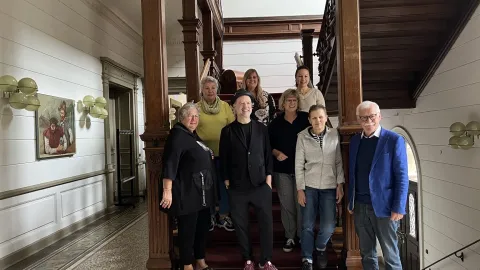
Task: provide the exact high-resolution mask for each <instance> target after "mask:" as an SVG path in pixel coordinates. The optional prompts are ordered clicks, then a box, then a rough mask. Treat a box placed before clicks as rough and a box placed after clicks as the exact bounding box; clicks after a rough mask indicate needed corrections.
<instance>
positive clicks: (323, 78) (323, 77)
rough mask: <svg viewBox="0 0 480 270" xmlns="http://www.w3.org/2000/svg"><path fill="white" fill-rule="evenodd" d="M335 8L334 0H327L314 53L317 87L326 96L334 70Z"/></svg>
mask: <svg viewBox="0 0 480 270" xmlns="http://www.w3.org/2000/svg"><path fill="white" fill-rule="evenodd" d="M335 10H336V0H327V2H326V3H325V12H324V15H323V22H322V28H321V29H320V35H319V38H318V43H317V49H316V54H315V55H317V56H318V62H319V63H318V75H319V77H320V81H319V82H318V84H317V87H318V89H320V91H322V94H323V95H324V96H326V94H327V91H328V87H329V86H330V79H331V77H332V74H333V71H334V64H335V60H336V56H337V52H336V38H335V22H336V18H335Z"/></svg>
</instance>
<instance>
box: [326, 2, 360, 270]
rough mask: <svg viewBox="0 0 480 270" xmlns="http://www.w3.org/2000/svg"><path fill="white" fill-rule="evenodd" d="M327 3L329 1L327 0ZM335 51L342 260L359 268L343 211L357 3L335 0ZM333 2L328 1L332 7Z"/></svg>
mask: <svg viewBox="0 0 480 270" xmlns="http://www.w3.org/2000/svg"><path fill="white" fill-rule="evenodd" d="M327 1H329V0H327ZM335 2H336V7H334V8H335V17H336V20H335V22H336V33H335V35H336V39H335V42H336V50H337V74H338V75H337V79H338V85H337V87H338V99H339V100H338V111H339V117H338V126H339V132H340V138H341V149H342V157H343V167H344V170H345V185H344V191H345V199H344V200H343V213H344V219H343V220H344V223H343V226H344V229H343V231H344V246H343V248H344V256H343V257H344V258H345V264H346V266H347V268H348V269H362V263H361V257H360V244H359V241H358V237H357V235H356V233H355V226H354V220H353V215H351V214H349V213H348V211H347V207H348V187H349V185H350V184H349V177H348V170H349V164H348V160H349V155H350V152H349V145H350V139H351V138H352V136H353V135H355V134H356V133H357V132H359V131H360V130H361V127H360V126H359V125H358V124H357V121H356V119H357V115H356V107H357V105H358V104H360V102H362V60H361V52H360V51H361V45H360V44H361V43H360V7H359V0H337V1H335ZM333 3H334V2H333V1H332V4H333Z"/></svg>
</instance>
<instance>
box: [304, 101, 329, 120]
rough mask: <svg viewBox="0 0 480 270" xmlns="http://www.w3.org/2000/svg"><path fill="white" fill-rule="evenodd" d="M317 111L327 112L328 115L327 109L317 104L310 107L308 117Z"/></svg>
mask: <svg viewBox="0 0 480 270" xmlns="http://www.w3.org/2000/svg"><path fill="white" fill-rule="evenodd" d="M317 110H323V111H324V112H325V115H327V108H325V106H323V105H320V104H315V105H312V106H310V109H309V110H308V117H310V114H311V113H312V112H314V111H317Z"/></svg>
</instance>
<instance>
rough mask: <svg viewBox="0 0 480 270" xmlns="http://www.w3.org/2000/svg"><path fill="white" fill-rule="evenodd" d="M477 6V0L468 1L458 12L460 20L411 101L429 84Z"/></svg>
mask: <svg viewBox="0 0 480 270" xmlns="http://www.w3.org/2000/svg"><path fill="white" fill-rule="evenodd" d="M479 4H480V1H478V0H470V3H468V4H465V5H464V8H463V9H462V11H461V12H460V13H461V14H462V15H461V16H459V18H460V20H459V21H458V23H457V25H456V26H455V27H454V28H453V29H452V32H451V33H450V34H449V36H450V37H449V39H448V41H447V42H446V43H445V44H444V45H443V46H442V47H440V49H439V51H438V53H437V54H436V55H437V56H436V58H435V60H434V61H433V63H432V64H431V65H430V68H429V69H428V71H427V73H426V74H425V76H423V78H422V79H421V81H420V83H419V84H418V86H417V88H416V89H415V90H414V91H413V92H412V99H413V100H415V101H416V100H417V99H418V97H419V96H420V94H421V93H422V91H423V89H425V87H426V86H427V84H428V82H430V79H431V78H432V77H433V75H434V74H435V71H436V70H437V69H438V67H439V66H440V64H441V63H442V61H443V59H445V57H446V56H447V54H448V52H449V51H450V49H451V48H452V46H453V44H455V41H456V40H457V38H458V36H459V35H460V33H461V32H462V31H463V29H464V28H465V26H466V25H467V23H468V22H469V21H470V18H471V17H472V15H473V14H474V13H475V11H476V10H477V7H478V5H479Z"/></svg>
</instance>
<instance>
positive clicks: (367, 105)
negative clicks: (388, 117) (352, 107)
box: [357, 100, 380, 115]
mask: <svg viewBox="0 0 480 270" xmlns="http://www.w3.org/2000/svg"><path fill="white" fill-rule="evenodd" d="M372 107H373V108H374V109H375V112H376V113H380V107H379V106H378V104H377V103H375V102H373V101H368V100H365V101H363V102H362V103H360V104H358V106H357V115H360V110H365V109H370V108H372Z"/></svg>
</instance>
